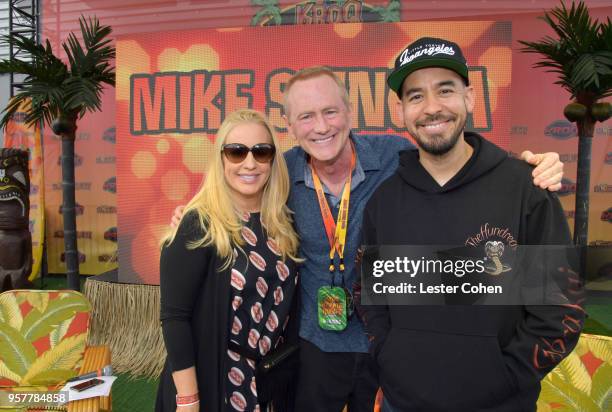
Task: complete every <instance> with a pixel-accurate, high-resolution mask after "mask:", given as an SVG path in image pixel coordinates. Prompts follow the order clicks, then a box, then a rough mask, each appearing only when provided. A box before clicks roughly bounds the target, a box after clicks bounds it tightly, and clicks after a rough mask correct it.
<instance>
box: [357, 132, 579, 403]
mask: <svg viewBox="0 0 612 412" xmlns="http://www.w3.org/2000/svg"><path fill="white" fill-rule="evenodd" d="M465 140H466V142H467V143H468V144H470V145H471V146H472V147H473V149H474V152H473V154H472V156H471V158H470V159H469V160H468V162H467V163H466V164H465V165H464V167H463V168H462V169H461V170H460V171H459V172H458V173H457V174H456V175H455V176H454V177H453V178H452V179H451V180H450V181H449V182H447V183H446V184H445V185H444V186H442V187H441V186H439V185H438V183H437V182H436V181H435V180H434V179H433V177H432V176H431V175H430V174H429V173H428V172H427V171H426V170H425V169H424V168H423V167H422V166H421V164H420V162H419V154H418V151H417V150H410V151H405V152H402V153H401V155H400V166H399V167H398V170H397V172H396V173H395V174H394V175H393V176H391V177H390V178H389V179H388V180H387V181H385V182H384V183H383V184H382V185H381V186H380V187H379V188H378V189H377V190H376V192H375V193H374V195H373V196H372V198H371V199H370V201H369V203H368V205H367V207H366V210H365V214H364V223H363V244H366V245H376V244H378V245H385V244H386V245H394V244H396V245H397V244H410V245H467V244H469V241H470V239H471V241H472V242H473V243H477V242H483V241H486V240H487V239H491V240H501V241H504V242H505V243H506V246H507V243H508V241H516V242H517V243H518V244H519V245H545V244H563V245H566V244H567V245H569V244H571V240H570V233H569V230H568V226H567V222H566V220H565V217H564V214H563V210H562V208H561V205H560V203H559V200H558V199H557V197H556V196H555V195H554V194H551V193H549V192H547V191H544V190H541V189H539V188H537V187H535V186H534V185H533V183H532V177H531V170H532V169H531V167H530V166H529V165H527V164H526V163H525V162H523V161H520V160H517V159H513V158H510V157H508V155H507V154H506V152H504V151H502V150H501V149H500V148H498V147H497V146H495V145H493V144H492V143H490V142H488V141H486V140H485V139H483V138H482V137H481V136H479V135H477V134H474V133H468V132H466V133H465ZM493 232H495V233H496V234H499V233H504V237H503V239H499V236H497V237H496V236H493V235H491V234H492V233H493ZM508 234H510V235H508ZM510 236H511V237H510ZM360 309H361V311H360V313H362V316H363V317H364V319H363V320H364V323H365V325H366V331H367V333H368V334H369V335H370V340H371V342H372V344H371V352H372V354H373V356H375V358H376V360H377V363H378V365H379V368H380V369H379V373H380V381H381V386H382V388H383V393H384V395H385V398H386V399H388V401H389V403H390V404H391V405H392V406H393V407H395V408H396V409H397V410H399V411H470V412H471V411H527V410H529V411H535V409H536V401H537V398H538V395H539V391H540V380H541V379H542V378H543V377H544V376H545V375H546V373H548V372H550V370H552V369H553V368H554V367H555V366H556V365H557V364H558V363H559V362H560V361H561V359H563V358H564V357H565V356H567V355H568V354H569V353H570V352H571V351H572V349H573V348H574V346H575V345H576V343H577V341H578V335H579V332H580V329H581V326H582V322H583V318H584V312H583V311H582V309H581V308H580V307H579V306H571V305H567V306H446V307H445V306H392V305H391V306H365V305H364V306H361V308H360Z"/></svg>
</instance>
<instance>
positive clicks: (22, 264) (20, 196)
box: [0, 149, 32, 290]
mask: <svg viewBox="0 0 612 412" xmlns="http://www.w3.org/2000/svg"><path fill="white" fill-rule="evenodd" d="M29 194H30V178H29V175H28V152H26V151H23V150H18V149H0V289H2V290H4V289H8V288H11V287H13V288H19V287H25V286H26V285H27V284H28V280H27V279H28V276H29V274H30V271H31V270H32V237H31V235H30V230H29V215H30V213H29V212H30V197H29Z"/></svg>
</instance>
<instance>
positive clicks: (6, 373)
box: [0, 360, 21, 383]
mask: <svg viewBox="0 0 612 412" xmlns="http://www.w3.org/2000/svg"><path fill="white" fill-rule="evenodd" d="M0 377H2V378H6V379H10V380H12V381H13V382H15V383H18V382H19V381H20V380H21V376H19V375H17V374H16V373H15V372H13V371H12V370H10V369H9V368H8V366H6V364H5V363H4V362H2V361H1V360H0Z"/></svg>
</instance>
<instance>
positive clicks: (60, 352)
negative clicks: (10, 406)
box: [20, 333, 87, 385]
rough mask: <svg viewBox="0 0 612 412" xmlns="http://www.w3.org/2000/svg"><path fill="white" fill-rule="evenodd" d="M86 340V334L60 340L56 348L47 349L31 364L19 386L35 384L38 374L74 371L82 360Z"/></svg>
mask: <svg viewBox="0 0 612 412" xmlns="http://www.w3.org/2000/svg"><path fill="white" fill-rule="evenodd" d="M86 340H87V334H86V333H81V334H80V335H75V336H71V337H69V338H66V339H64V340H62V341H61V342H60V343H59V344H58V345H57V346H56V347H54V348H53V349H49V350H48V351H46V352H45V353H43V354H42V355H41V356H40V357H39V358H38V359H36V361H34V363H32V366H31V367H30V369H29V370H28V372H27V373H26V374H25V375H23V377H22V379H21V382H20V384H21V385H25V384H35V381H36V379H38V376H39V375H40V374H42V373H46V372H48V371H50V370H60V369H76V368H77V366H78V364H79V362H80V361H81V360H82V359H83V352H84V351H85V341H86ZM44 376H46V375H44Z"/></svg>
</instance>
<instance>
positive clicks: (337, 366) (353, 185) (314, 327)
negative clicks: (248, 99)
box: [172, 67, 563, 412]
mask: <svg viewBox="0 0 612 412" xmlns="http://www.w3.org/2000/svg"><path fill="white" fill-rule="evenodd" d="M284 110H285V120H286V122H287V125H288V129H289V131H290V132H291V134H292V136H293V137H294V138H295V139H296V141H297V143H298V145H299V146H297V147H294V148H293V149H291V150H289V151H287V152H286V153H285V158H286V160H287V167H288V169H289V176H290V179H291V194H290V197H289V202H288V206H289V208H290V209H291V210H292V211H293V212H294V219H295V225H296V230H297V232H298V235H299V236H300V257H302V258H305V262H304V263H303V264H302V266H301V267H300V287H301V310H300V315H301V317H300V338H301V340H300V371H299V378H298V382H297V397H296V411H299V412H301V411H304V412H312V411H317V412H318V411H321V412H326V411H329V412H340V411H341V410H342V409H343V408H344V406H345V405H348V409H349V412H360V411H364V412H366V411H367V412H371V411H372V410H373V407H374V400H375V396H376V391H377V389H378V377H377V372H376V366H375V364H374V362H373V361H372V359H371V357H370V355H369V353H368V346H369V345H368V339H367V337H366V334H365V332H364V329H363V325H362V323H361V321H360V320H359V319H358V318H357V316H355V315H353V314H352V311H353V305H352V302H351V300H352V296H351V290H352V287H353V284H354V283H355V281H356V280H357V276H356V272H355V257H356V253H357V248H358V247H359V242H360V237H361V221H362V218H363V211H364V208H365V205H366V202H367V201H368V199H369V197H370V196H371V194H372V193H373V192H374V190H375V189H376V188H377V187H378V185H379V184H380V183H381V182H382V181H384V180H385V179H387V178H388V177H389V176H391V174H393V172H394V171H395V169H396V168H397V165H398V159H399V156H398V152H400V151H402V150H405V149H409V148H413V146H412V144H411V143H410V142H409V141H408V140H407V139H404V138H402V137H399V136H385V135H375V136H374V135H372V136H368V135H354V134H353V133H352V132H351V123H352V115H353V112H352V107H351V104H350V101H349V97H348V93H347V90H346V87H345V86H344V84H343V82H341V81H340V80H339V79H338V77H337V76H336V75H335V74H334V73H333V71H332V70H331V69H329V68H326V67H310V68H305V69H302V70H300V71H298V72H297V73H296V74H295V75H294V76H293V77H292V78H291V79H290V80H289V81H288V83H287V85H286V87H285V95H284ZM523 158H525V159H526V160H528V161H529V162H530V163H532V164H534V165H535V164H538V165H539V166H538V167H537V168H536V169H535V170H534V177H535V178H534V183H535V184H537V185H539V186H541V187H543V188H546V187H548V188H549V189H550V190H558V189H559V188H560V187H561V184H560V181H561V177H562V174H563V173H562V170H563V164H562V163H560V162H559V160H558V159H559V156H558V155H557V154H556V153H548V154H546V155H533V154H531V153H529V152H525V153H523ZM349 211H350V213H349ZM180 216H181V208H180V207H179V208H177V209H176V211H175V214H174V216H173V218H172V223H173V224H177V223H178V220H179V219H180Z"/></svg>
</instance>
